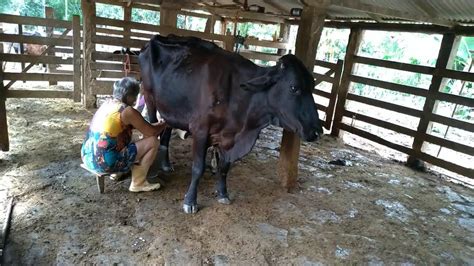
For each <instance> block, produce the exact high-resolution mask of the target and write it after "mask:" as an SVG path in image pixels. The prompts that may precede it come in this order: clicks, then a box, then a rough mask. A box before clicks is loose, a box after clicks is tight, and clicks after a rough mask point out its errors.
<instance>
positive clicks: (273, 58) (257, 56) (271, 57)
mask: <svg viewBox="0 0 474 266" xmlns="http://www.w3.org/2000/svg"><path fill="white" fill-rule="evenodd" d="M239 54H240V55H241V56H243V57H245V58H247V59H257V60H264V61H273V62H276V61H278V60H279V59H280V56H279V55H273V54H266V53H260V52H252V51H250V50H244V51H242V50H241V51H240V52H239Z"/></svg>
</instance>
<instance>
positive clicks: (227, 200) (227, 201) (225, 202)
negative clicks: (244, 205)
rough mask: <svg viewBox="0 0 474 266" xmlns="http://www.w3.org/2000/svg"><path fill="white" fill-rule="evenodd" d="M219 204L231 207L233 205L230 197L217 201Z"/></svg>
mask: <svg viewBox="0 0 474 266" xmlns="http://www.w3.org/2000/svg"><path fill="white" fill-rule="evenodd" d="M217 202H219V203H220V204H225V205H229V204H231V203H232V202H231V201H230V199H229V198H228V197H225V198H220V199H217Z"/></svg>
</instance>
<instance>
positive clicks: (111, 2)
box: [95, 0, 160, 12]
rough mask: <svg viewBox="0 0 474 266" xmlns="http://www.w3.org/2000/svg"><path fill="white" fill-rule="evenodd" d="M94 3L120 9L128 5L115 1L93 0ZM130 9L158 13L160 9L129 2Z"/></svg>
mask: <svg viewBox="0 0 474 266" xmlns="http://www.w3.org/2000/svg"><path fill="white" fill-rule="evenodd" d="M95 2H96V3H101V4H107V5H115V6H121V7H126V6H128V5H129V3H126V2H117V1H116V0H95ZM130 7H132V8H139V9H145V10H151V11H158V12H159V11H160V7H158V6H155V5H144V4H138V3H135V2H131V4H130Z"/></svg>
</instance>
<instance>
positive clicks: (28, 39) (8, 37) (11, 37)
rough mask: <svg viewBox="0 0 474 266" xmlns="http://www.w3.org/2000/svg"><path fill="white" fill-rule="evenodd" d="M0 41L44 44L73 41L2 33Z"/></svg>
mask: <svg viewBox="0 0 474 266" xmlns="http://www.w3.org/2000/svg"><path fill="white" fill-rule="evenodd" d="M0 42H18V43H32V44H44V45H60V46H70V45H71V41H70V40H67V39H62V38H48V37H39V36H22V35H16V34H5V33H0Z"/></svg>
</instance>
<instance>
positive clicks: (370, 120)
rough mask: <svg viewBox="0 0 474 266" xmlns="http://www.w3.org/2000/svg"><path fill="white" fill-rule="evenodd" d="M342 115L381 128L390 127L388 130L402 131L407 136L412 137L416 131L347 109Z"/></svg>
mask: <svg viewBox="0 0 474 266" xmlns="http://www.w3.org/2000/svg"><path fill="white" fill-rule="evenodd" d="M344 116H346V117H349V118H352V119H354V120H360V121H362V122H365V123H369V124H372V125H375V126H378V127H381V128H385V129H390V130H393V131H395V132H398V133H402V134H405V135H408V136H411V137H414V136H415V135H416V131H415V130H413V129H410V128H407V127H403V126H400V125H396V124H393V123H390V122H387V121H383V120H380V119H377V118H374V117H371V116H367V115H364V114H360V113H356V112H352V111H349V110H344Z"/></svg>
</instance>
